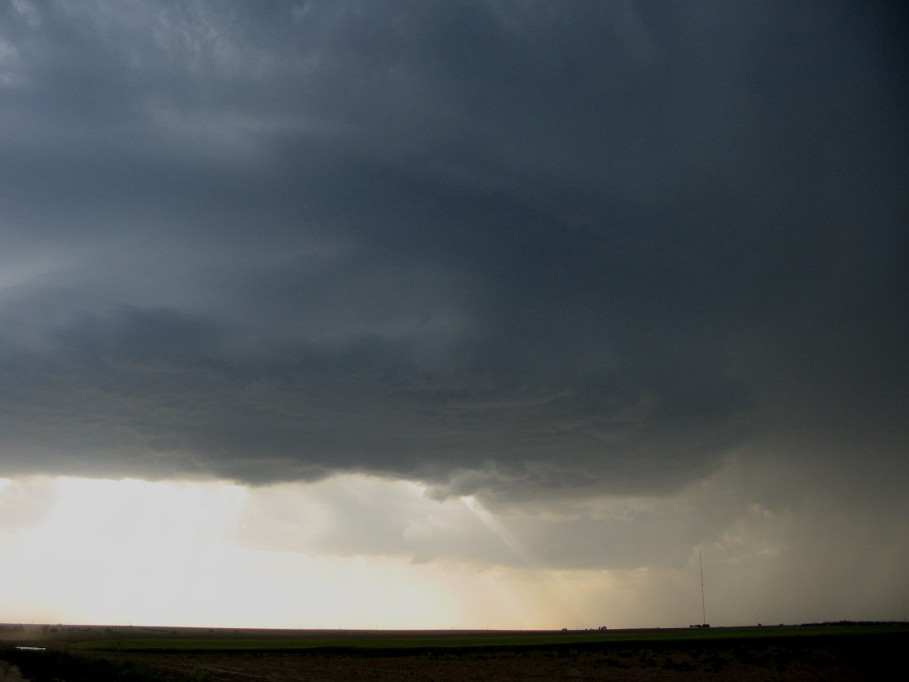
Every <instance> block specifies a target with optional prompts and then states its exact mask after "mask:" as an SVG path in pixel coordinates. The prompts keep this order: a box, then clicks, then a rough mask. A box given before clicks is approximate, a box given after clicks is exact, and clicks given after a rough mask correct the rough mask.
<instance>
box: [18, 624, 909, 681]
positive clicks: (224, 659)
mask: <svg viewBox="0 0 909 682" xmlns="http://www.w3.org/2000/svg"><path fill="white" fill-rule="evenodd" d="M907 644H909V625H905V624H900V625H892V624H891V625H863V624H852V625H821V626H791V627H750V628H714V629H709V630H702V629H653V630H615V631H534V632H527V631H508V632H503V631H491V632H486V631H379V630H366V631H362V630H360V631H354V630H242V629H218V628H161V627H154V628H146V627H114V626H108V627H104V626H70V625H57V626H0V646H2V649H0V659H6V661H8V662H9V663H10V664H15V665H17V666H19V668H20V669H21V671H22V675H23V676H24V677H26V678H28V679H32V680H35V682H40V680H43V679H47V680H52V679H66V680H69V681H73V680H80V679H85V680H89V679H90V680H103V679H111V680H113V679H122V680H148V681H152V680H169V681H182V680H196V681H198V680H209V681H221V680H224V681H229V680H254V679H259V680H276V681H283V680H363V679H370V680H401V679H408V680H440V681H451V682H456V681H460V680H477V679H490V680H493V679H494V680H554V679H575V680H617V681H619V682H623V681H625V682H635V681H637V680H667V681H673V680H728V679H738V680H770V679H772V680H783V681H785V680H793V681H794V680H809V681H811V680H833V681H837V680H840V681H844V682H845V681H851V680H886V679H898V678H897V677H896V673H895V672H891V671H895V670H898V667H897V664H898V663H899V662H900V661H901V658H902V656H903V652H904V650H905V647H906V645H907ZM17 647H37V648H38V650H33V649H22V648H17ZM0 673H2V671H0ZM0 679H2V678H0ZM10 679H12V678H10Z"/></svg>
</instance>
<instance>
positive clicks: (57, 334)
mask: <svg viewBox="0 0 909 682" xmlns="http://www.w3.org/2000/svg"><path fill="white" fill-rule="evenodd" d="M896 14H897V13H896V12H889V13H888V12H887V11H885V10H884V9H869V8H860V7H858V6H855V7H850V6H839V7H836V8H832V7H827V6H823V7H822V6H802V5H796V6H792V5H790V4H788V3H763V4H760V5H748V4H743V5H738V4H734V3H724V4H722V5H719V6H717V5H715V4H700V3H652V4H651V3H631V2H629V3H571V4H569V5H568V6H564V7H562V6H557V7H554V6H550V5H548V4H544V3H539V4H537V3H508V2H504V3H502V2H488V3H484V2H463V3H356V2H352V3H299V4H293V3H278V4H274V5H266V6H261V5H259V4H247V3H236V4H230V3H211V4H209V3H196V4H194V5H191V6H184V5H183V4H180V3H174V4H170V3H136V4H130V3H110V4H107V3H98V4H73V5H70V4H67V3H53V2H46V3H40V2H35V3H32V2H26V1H25V0H21V1H19V2H13V3H10V4H7V5H6V6H5V8H4V9H3V20H2V26H3V28H2V29H0V97H2V98H0V130H2V132H0V144H2V147H0V154H2V158H3V163H2V164H0V207H2V213H0V219H2V230H3V242H4V250H3V253H2V254H0V267H2V270H0V284H2V289H0V320H2V332H0V372H2V377H3V380H2V384H0V393H2V395H0V407H2V410H0V415H2V416H0V448H2V453H3V462H4V465H3V468H4V470H5V471H6V472H7V473H25V472H64V473H81V474H91V475H110V476H120V475H142V476H150V477H154V476H168V477H169V476H191V475H196V476H222V477H230V478H236V479H239V480H243V481H253V482H267V481H275V480H288V479H314V478H321V477H324V476H327V475H330V474H332V473H334V472H339V471H362V472H368V473H376V474H382V475H391V476H400V477H406V478H416V479H419V480H422V481H425V482H427V483H430V484H432V486H433V487H432V488H431V491H432V493H433V494H435V495H439V496H444V495H447V494H469V493H474V492H480V493H485V494H486V495H487V497H489V498H490V499H493V498H496V497H509V496H517V497H522V496H524V495H529V494H533V495H541V494H546V495H553V496H556V497H557V496H562V495H571V494H576V493H582V492H585V491H587V492H594V491H603V490H610V491H622V492H647V491H650V492H659V491H665V490H668V489H671V488H677V487H678V486H680V485H682V484H684V483H686V482H689V481H691V480H694V479H697V478H698V477H701V476H704V475H706V474H707V473H709V472H711V471H714V470H716V469H717V468H718V467H719V466H720V463H721V461H722V459H723V457H724V456H725V455H726V454H727V453H729V452H731V451H733V450H738V451H742V450H743V449H744V450H747V449H748V448H751V450H747V451H749V452H753V453H754V456H765V455H766V454H767V453H770V454H773V455H783V456H786V457H790V456H791V457H801V458H804V459H805V460H806V462H808V463H809V464H810V465H812V466H813V465H815V464H817V463H818V462H825V463H827V464H830V465H831V466H832V467H834V468H835V467H839V466H841V465H842V466H845V465H847V464H848V463H849V462H850V461H854V458H855V456H856V455H855V452H856V450H857V449H858V448H860V447H865V450H863V452H862V457H865V458H867V460H866V461H871V462H875V463H877V464H878V465H879V467H880V470H883V468H884V466H885V465H886V466H894V465H895V466H904V464H902V463H901V462H902V453H903V452H904V448H905V443H906V432H905V426H903V424H904V422H905V416H906V414H905V413H906V404H905V395H904V393H905V391H904V389H905V386H906V380H907V376H906V375H907V371H909V370H907V367H909V362H907V360H909V358H907V357H906V355H907V351H906V348H907V346H906V343H905V340H906V338H907V332H909V322H907V320H909V316H907V315H906V313H907V312H909V311H907V306H906V302H907V301H906V292H907V279H906V272H907V268H906V265H907V264H906V254H907V252H909V244H907V237H906V230H905V225H906V217H907V216H906V199H905V197H906V196H909V179H907V171H906V168H907V166H906V160H907V151H909V148H907V128H906V126H905V123H906V116H905V115H906V93H905V88H904V86H903V85H902V83H901V80H900V73H901V71H900V69H901V68H902V66H903V65H904V62H905V59H904V58H905V53H904V48H903V46H902V39H901V32H900V30H899V29H898V26H900V25H902V21H901V19H902V18H901V17H899V16H896ZM869 444H870V445H869ZM846 468H847V469H848V466H847V467H846Z"/></svg>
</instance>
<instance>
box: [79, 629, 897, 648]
mask: <svg viewBox="0 0 909 682" xmlns="http://www.w3.org/2000/svg"><path fill="white" fill-rule="evenodd" d="M884 633H892V634H902V635H906V634H909V626H902V627H899V626H877V625H848V626H836V627H831V626H823V625H818V626H789V627H748V628H714V629H709V630H702V629H696V630H695V629H691V630H689V629H654V630H616V631H605V632H603V631H583V632H579V631H571V632H535V633H495V632H493V633H489V634H486V633H476V634H462V633H458V634H451V635H449V634H444V633H442V634H433V635H426V636H423V635H420V634H401V635H398V634H389V635H388V636H384V635H382V634H377V635H370V636H362V635H359V636H358V635H357V634H352V635H349V636H346V637H344V636H337V637H334V636H325V635H320V636H318V637H305V636H303V637H299V638H296V637H293V638H268V637H257V638H243V637H234V638H223V637H214V636H209V637H199V636H190V637H180V636H176V637H166V638H123V639H120V638H110V639H95V640H87V641H79V642H72V643H70V645H69V648H70V650H80V649H82V650H93V651H131V652H156V651H157V652H229V651H237V652H254V651H261V652H268V651H275V652H277V651H284V652H290V651H313V650H344V651H354V650H356V651H363V652H367V651H386V652H388V651H394V650H401V651H414V650H438V649H447V650H452V649H479V648H485V649H504V648H511V647H523V648H527V647H531V648H552V647H562V646H603V645H609V644H611V643H616V644H619V643H621V644H629V643H635V642H640V643H648V644H650V643H659V642H666V643H673V642H705V643H706V642H711V641H718V642H719V641H729V642H731V641H734V640H738V641H745V640H767V639H778V638H786V639H789V638H793V637H819V636H824V637H831V636H857V635H878V634H884Z"/></svg>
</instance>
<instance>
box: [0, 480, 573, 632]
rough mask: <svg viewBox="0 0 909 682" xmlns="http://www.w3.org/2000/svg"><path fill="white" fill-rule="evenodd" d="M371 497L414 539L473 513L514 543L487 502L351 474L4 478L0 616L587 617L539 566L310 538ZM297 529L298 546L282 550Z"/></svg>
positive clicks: (245, 621) (352, 622) (175, 621)
mask: <svg viewBox="0 0 909 682" xmlns="http://www.w3.org/2000/svg"><path fill="white" fill-rule="evenodd" d="M364 491H368V492H369V493H370V494H371V495H374V494H377V493H378V494H385V495H391V496H393V497H394V498H395V499H399V500H400V499H402V498H403V499H404V501H405V502H406V503H407V504H408V505H410V506H409V507H408V509H409V511H408V514H407V519H408V520H407V521H406V523H405V522H403V521H402V522H401V525H402V528H401V537H402V542H403V543H405V544H406V543H407V542H409V541H411V540H413V539H414V538H417V539H420V538H424V537H427V536H428V535H429V534H431V533H433V532H437V531H438V529H439V528H442V527H449V528H450V527H454V526H456V525H457V524H460V523H463V522H464V521H465V519H469V518H471V517H472V516H474V515H476V516H479V517H480V520H481V521H482V522H483V525H484V526H485V527H486V528H488V529H489V530H490V531H491V532H493V533H494V534H495V535H496V536H497V538H498V539H499V540H500V541H502V542H505V543H506V544H508V545H509V546H510V547H511V548H512V549H515V548H518V549H519V548H520V540H519V539H517V538H516V537H514V536H513V534H511V533H510V532H508V531H507V529H506V528H505V527H504V526H503V525H502V524H501V523H500V522H499V521H498V520H497V519H495V518H494V516H493V515H492V514H490V513H489V512H488V511H486V510H485V509H483V508H482V507H481V506H480V505H479V503H478V502H476V501H474V504H473V507H470V505H467V506H468V507H470V512H471V513H470V514H469V515H468V516H466V517H465V516H464V515H463V514H462V513H461V512H459V511H458V509H459V508H460V509H463V508H464V505H460V504H458V503H457V502H456V501H452V502H450V503H444V504H443V503H439V502H436V501H433V500H429V499H427V498H425V497H423V495H422V488H421V487H420V486H418V485H417V484H412V483H406V482H394V481H379V480H376V479H368V478H364V477H346V478H344V479H339V480H335V481H333V482H330V483H321V484H312V485H304V484H285V485H283V486H278V487H275V488H273V489H269V488H246V487H244V486H241V485H236V484H232V483H227V482H183V481H159V482H147V481H141V480H135V479H123V480H94V479H82V478H67V477H60V478H44V477H34V478H27V479H0V585H2V586H0V603H2V604H3V613H2V614H0V621H6V622H50V623H54V622H70V623H76V622H78V623H86V624H131V623H132V624H138V623H143V624H162V625H165V624H166V625H174V626H178V625H195V626H225V627H312V628H324V627H340V628H374V627H381V628H414V629H419V628H427V627H433V628H447V627H455V628H465V627H466V628H470V627H480V628H482V627H491V628H509V627H528V628H532V627H555V626H556V625H559V624H561V623H563V622H565V620H566V618H567V619H568V620H569V621H570V622H572V623H576V622H578V618H577V616H576V615H575V609H574V608H572V609H569V610H568V611H565V606H566V605H565V603H563V602H566V599H565V595H564V594H556V593H555V591H554V590H553V589H552V584H553V583H552V578H551V575H550V574H551V572H547V571H538V570H535V569H534V567H533V566H531V565H528V566H525V567H524V568H520V567H515V568H509V567H507V566H477V565H471V564H469V563H462V562H457V561H449V560H435V561H417V562H415V561H414V557H412V556H404V555H388V554H385V555H383V554H381V553H378V554H343V553H339V552H335V553H331V552H327V551H325V550H324V548H320V546H318V544H317V543H316V540H315V539H316V538H318V537H331V536H332V532H333V530H332V527H331V523H332V522H331V520H330V518H329V516H330V512H331V513H338V510H337V509H332V508H331V506H330V505H332V504H334V505H337V506H338V508H339V509H340V510H341V511H343V510H344V505H345V504H347V503H348V502H349V500H350V499H351V498H353V499H359V498H361V497H362V493H363V492H364ZM29 500H31V502H30V501H29ZM446 504H447V506H446ZM465 504H466V503H465ZM14 510H18V516H17V515H16V514H14V513H13V511H14ZM263 510H264V511H263ZM23 514H24V516H23ZM446 514H447V516H446ZM282 515H283V516H285V517H291V518H290V520H287V518H285V519H284V520H283V521H282V519H281V518H280V517H281V516H282ZM293 515H296V516H293ZM310 518H311V519H312V521H313V524H314V526H313V528H311V529H309V528H307V519H310ZM373 520H375V519H373ZM282 523H283V526H284V527H283V529H282V528H280V526H281V524H282ZM446 524H447V526H446ZM275 525H278V526H279V532H280V533H281V534H282V535H280V537H277V539H276V538H275V537H274V536H273V534H274V533H275V532H276V531H275V530H274V526H275ZM415 529H416V530H415ZM269 533H272V535H271V536H269V535H268V534H269ZM319 534H321V535H319ZM297 535H299V536H300V537H301V538H302V541H301V542H302V544H297V545H294V546H284V547H282V544H281V543H282V542H285V543H286V542H287V541H288V539H293V537H294V536H297ZM307 543H310V544H309V545H307ZM528 556H529V554H527V552H524V557H525V559H526V558H527V557H528ZM528 561H529V560H528ZM547 585H548V587H546V586H547ZM541 586H543V587H544V589H542V590H541V589H540V587H541ZM560 614H561V615H560Z"/></svg>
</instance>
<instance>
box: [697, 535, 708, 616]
mask: <svg viewBox="0 0 909 682" xmlns="http://www.w3.org/2000/svg"><path fill="white" fill-rule="evenodd" d="M698 566H699V567H700V569H701V627H702V628H706V627H707V607H706V606H705V605H704V562H703V561H701V551H700V550H698Z"/></svg>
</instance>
